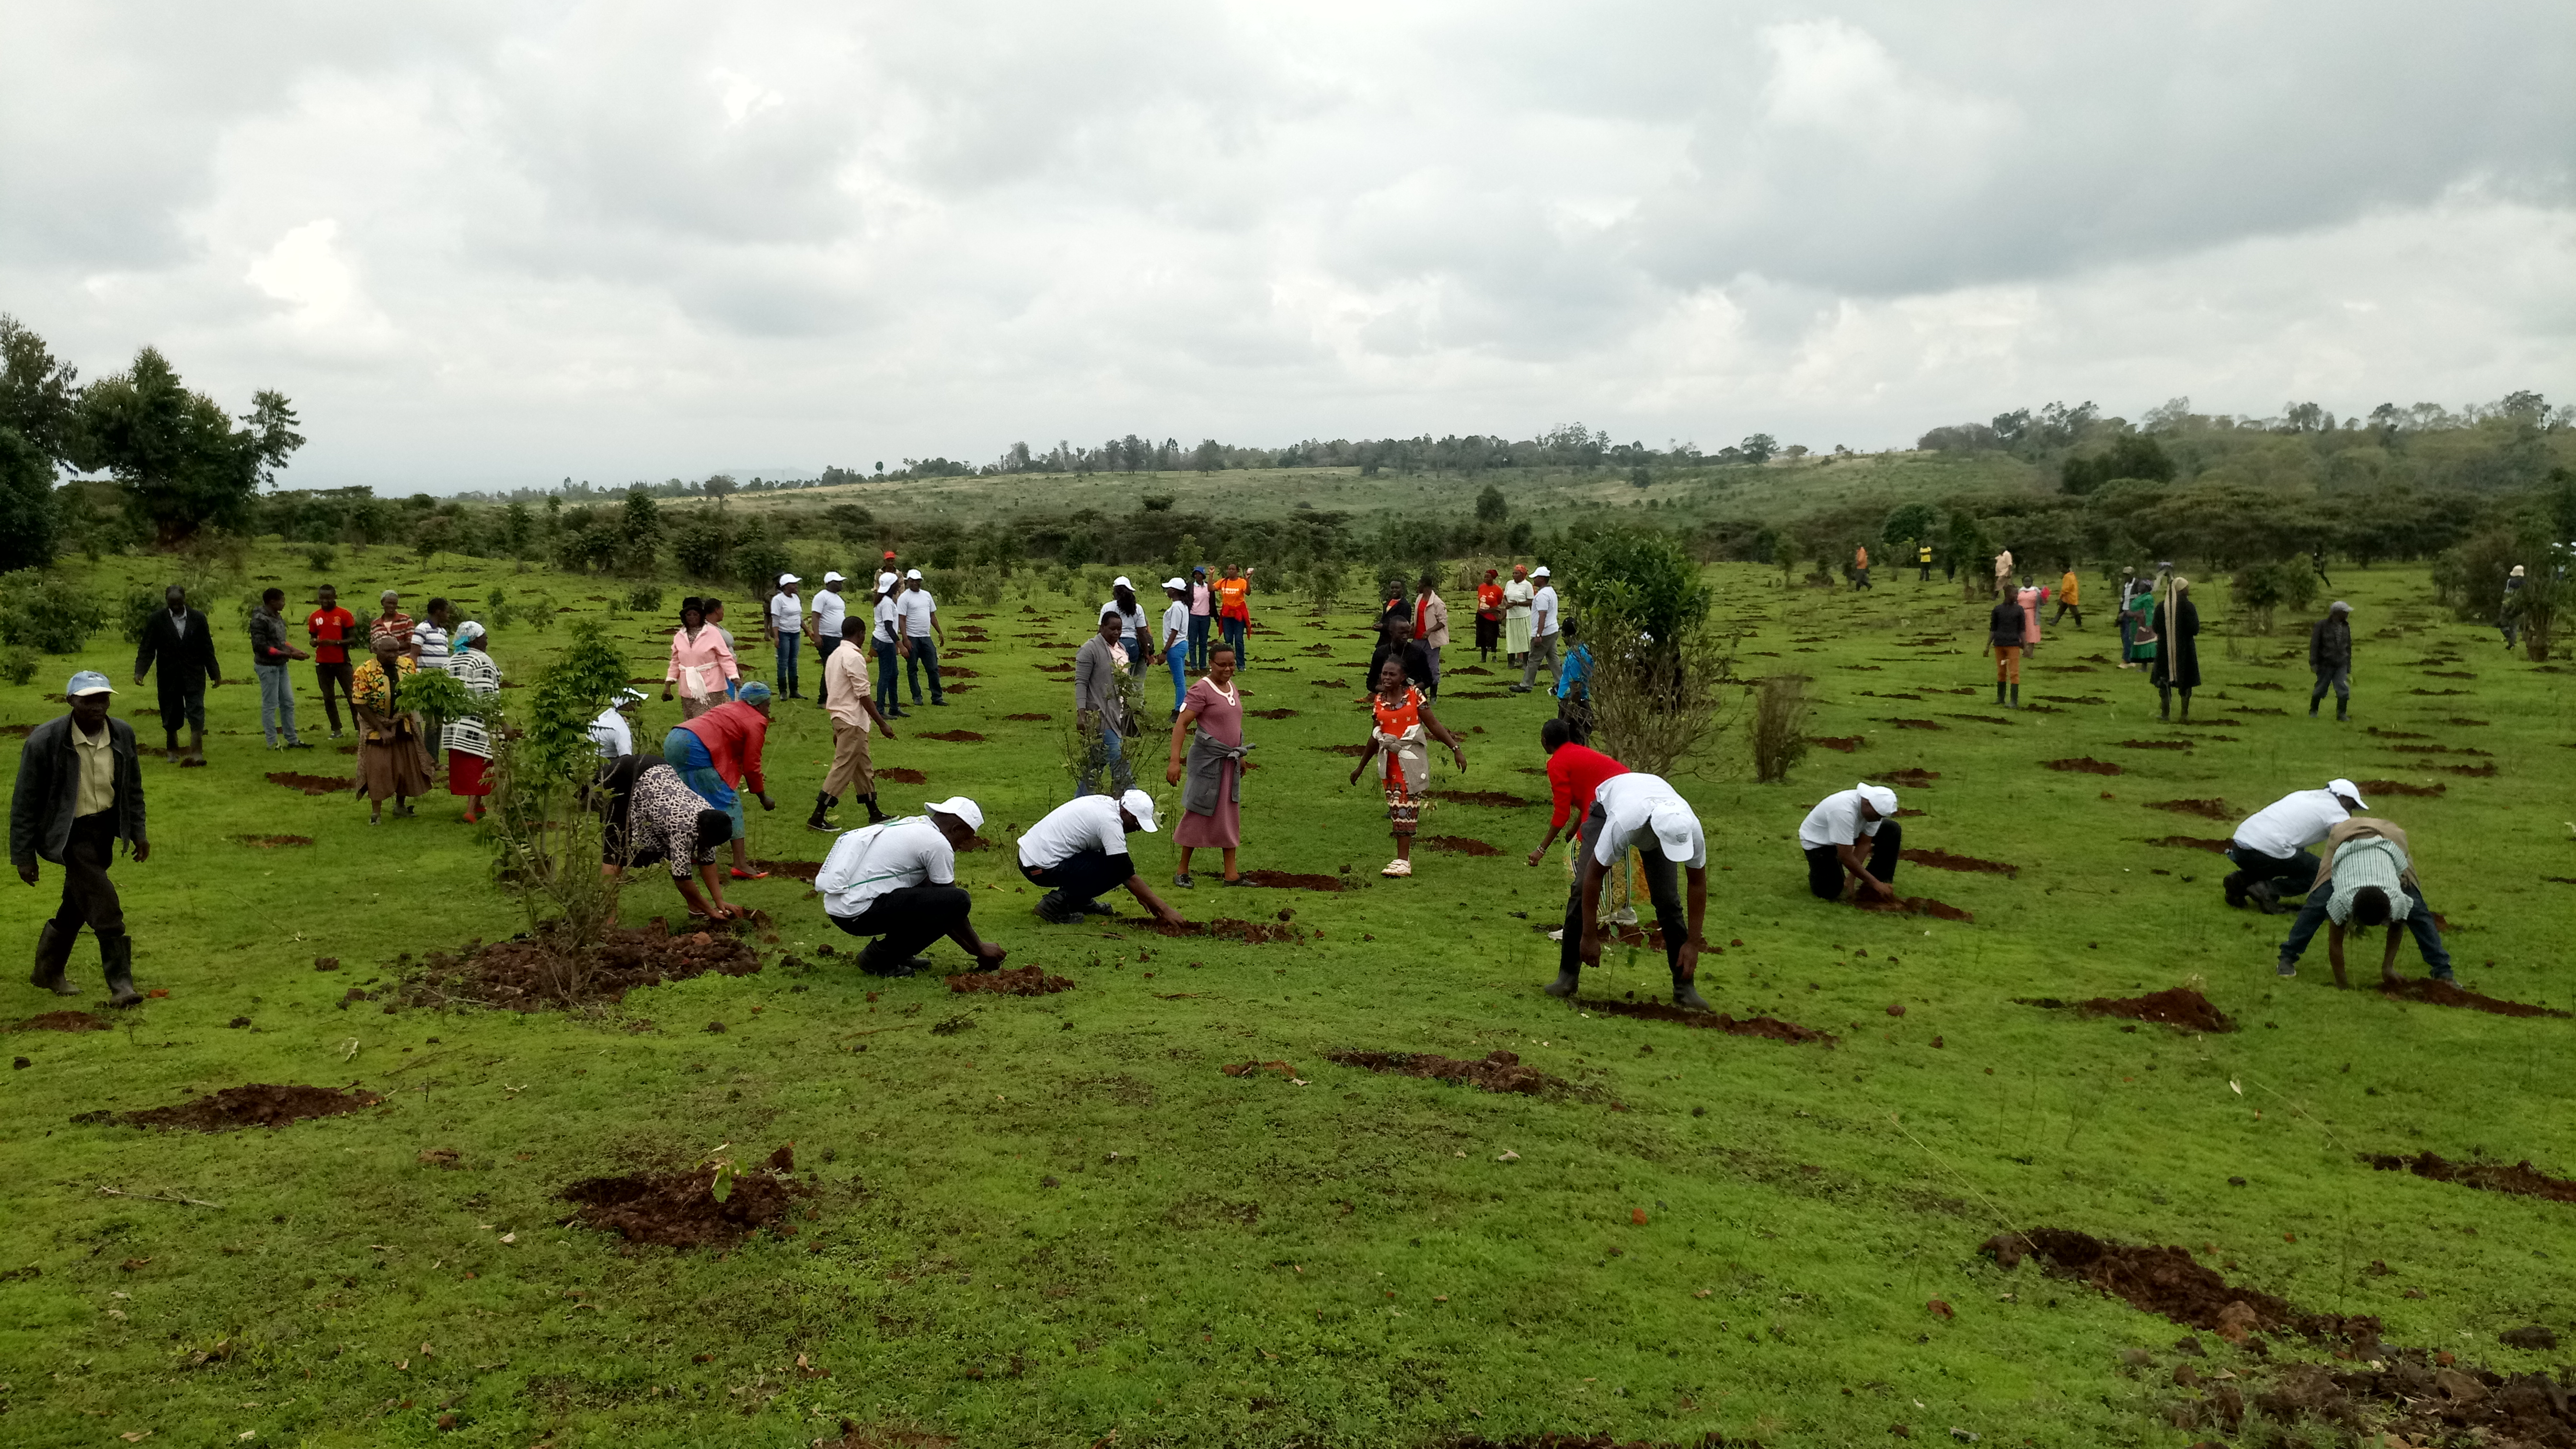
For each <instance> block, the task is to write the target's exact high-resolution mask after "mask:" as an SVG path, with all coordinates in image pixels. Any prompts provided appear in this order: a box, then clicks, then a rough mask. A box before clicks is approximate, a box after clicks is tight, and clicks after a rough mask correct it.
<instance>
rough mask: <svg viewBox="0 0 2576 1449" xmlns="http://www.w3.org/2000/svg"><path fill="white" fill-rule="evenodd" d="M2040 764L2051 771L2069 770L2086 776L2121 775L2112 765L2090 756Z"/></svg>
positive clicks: (2117, 767)
mask: <svg viewBox="0 0 2576 1449" xmlns="http://www.w3.org/2000/svg"><path fill="white" fill-rule="evenodd" d="M2040 763H2041V764H2043V765H2046V766H2047V767H2048V768H2049V769H2052V770H2070V771H2075V772H2078V773H2082V774H2086V775H2117V774H2120V773H2122V772H2121V769H2120V767H2119V766H2117V765H2115V764H2112V763H2111V762H2110V761H2109V760H2097V759H2095V758H2093V757H2092V756H2091V755H2078V756H2077V757H2075V758H2074V759H2071V760H2043V761H2041V762H2040Z"/></svg>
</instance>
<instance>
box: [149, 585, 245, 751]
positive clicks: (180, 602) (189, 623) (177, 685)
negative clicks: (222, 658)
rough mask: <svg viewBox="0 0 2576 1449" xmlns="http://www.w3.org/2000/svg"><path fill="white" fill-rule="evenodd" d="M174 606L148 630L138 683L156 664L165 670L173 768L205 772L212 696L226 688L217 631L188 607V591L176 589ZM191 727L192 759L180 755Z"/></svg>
mask: <svg viewBox="0 0 2576 1449" xmlns="http://www.w3.org/2000/svg"><path fill="white" fill-rule="evenodd" d="M162 597H163V598H164V599H166V600H167V601H168V603H169V607H168V608H166V609H156V610H154V611H153V614H152V621H151V622H150V623H148V624H145V625H144V626H143V644H142V647H140V648H138V649H137V650H136V651H135V653H134V682H135V683H136V684H141V683H142V682H143V676H144V675H145V674H147V673H149V672H150V671H151V669H152V665H153V663H154V662H155V661H158V662H159V663H160V665H161V679H160V684H161V732H162V733H163V734H164V735H166V736H168V739H169V746H168V753H169V759H170V761H171V763H173V764H177V765H181V766H188V765H195V766H200V767H202V766H203V765H204V764H205V763H206V690H207V688H208V687H209V686H213V687H216V688H221V687H222V685H223V682H224V667H223V665H221V664H220V663H217V662H216V660H215V639H214V631H213V630H212V629H210V628H208V627H207V626H206V616H205V615H204V614H201V613H199V612H198V611H196V610H195V609H191V608H189V607H188V591H187V590H185V589H183V588H181V587H179V586H178V585H177V584H172V585H171V586H170V587H169V590H168V591H167V592H166V593H165V594H164V595H163V596H162ZM182 716H185V717H186V719H187V721H188V753H187V754H186V755H185V756H182V755H181V754H180V753H179V720H180V718H181V717H182Z"/></svg>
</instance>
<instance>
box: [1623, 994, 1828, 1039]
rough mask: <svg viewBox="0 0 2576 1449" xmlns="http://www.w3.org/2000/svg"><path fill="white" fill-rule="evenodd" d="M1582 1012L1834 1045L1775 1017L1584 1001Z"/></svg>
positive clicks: (1813, 1031) (1640, 1003)
mask: <svg viewBox="0 0 2576 1449" xmlns="http://www.w3.org/2000/svg"><path fill="white" fill-rule="evenodd" d="M1583 1009H1584V1010H1586V1011H1597V1012H1599V1013H1601V1014H1602V1015H1604V1016H1633V1017H1636V1018H1638V1019H1639V1020H1642V1021H1668V1022H1671V1023H1673V1024H1674V1025H1676V1026H1695V1027H1699V1028H1701V1029H1702V1030H1705V1031H1722V1032H1725V1033H1727V1034H1728V1035H1730V1036H1767V1037H1769V1038H1771V1039H1772V1040H1773V1041H1795V1042H1822V1043H1823V1044H1824V1045H1826V1046H1832V1045H1833V1044H1834V1034H1833V1033H1832V1032H1829V1031H1818V1030H1816V1029H1815V1028H1814V1027H1812V1026H1800V1025H1798V1024H1797V1023H1796V1022H1794V1021H1782V1020H1781V1019H1780V1018H1778V1017H1776V1016H1747V1017H1734V1016H1729V1015H1727V1014H1726V1013H1725V1012H1723V1011H1691V1010H1689V1009H1687V1008H1684V1007H1679V1006H1673V1005H1670V1004H1668V1003H1665V1002H1661V1001H1585V1002H1584V1003H1583Z"/></svg>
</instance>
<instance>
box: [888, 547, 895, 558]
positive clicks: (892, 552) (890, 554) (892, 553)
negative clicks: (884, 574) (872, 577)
mask: <svg viewBox="0 0 2576 1449" xmlns="http://www.w3.org/2000/svg"><path fill="white" fill-rule="evenodd" d="M886 557H887V558H892V557H894V550H893V549H887V550H886Z"/></svg>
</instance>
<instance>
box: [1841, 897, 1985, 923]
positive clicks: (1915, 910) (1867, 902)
mask: <svg viewBox="0 0 2576 1449" xmlns="http://www.w3.org/2000/svg"><path fill="white" fill-rule="evenodd" d="M1852 904H1853V905H1855V906H1858V907H1860V908H1861V909H1862V910H1864V911H1884V912H1886V913H1888V914H1890V915H1899V916H1930V917H1932V918H1933V919H1934V920H1938V921H1973V920H1975V919H1976V917H1975V916H1974V915H1972V914H1970V913H1969V912H1966V911H1963V910H1961V909H1959V908H1958V907H1957V906H1954V905H1949V904H1946V903H1944V902H1941V901H1936V900H1934V899H1932V898H1931V897H1930V896H1900V897H1898V898H1897V899H1895V900H1892V901H1890V900H1881V899H1880V898H1878V897H1876V896H1867V897H1857V898H1855V899H1854V900H1853V901H1852Z"/></svg>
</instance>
